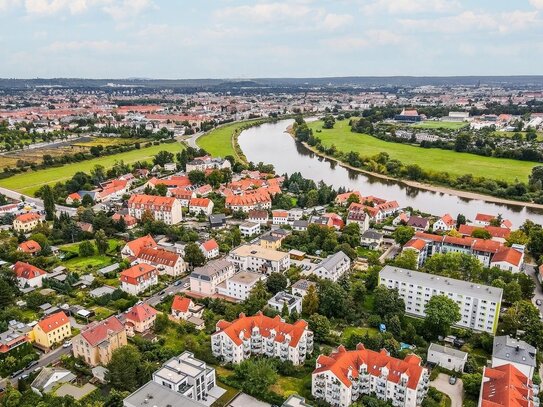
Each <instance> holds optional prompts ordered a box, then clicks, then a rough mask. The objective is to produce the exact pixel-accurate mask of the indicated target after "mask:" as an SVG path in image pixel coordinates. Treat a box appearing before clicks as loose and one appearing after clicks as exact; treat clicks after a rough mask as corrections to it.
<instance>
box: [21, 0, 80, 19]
mask: <svg viewBox="0 0 543 407" xmlns="http://www.w3.org/2000/svg"><path fill="white" fill-rule="evenodd" d="M87 3H88V1H87V0H25V10H26V12H27V13H28V14H30V15H38V16H39V15H42V16H43V15H53V14H57V13H59V12H61V11H66V10H68V11H69V12H70V13H71V14H79V13H81V12H83V11H85V10H86V9H87V5H88V4H87Z"/></svg>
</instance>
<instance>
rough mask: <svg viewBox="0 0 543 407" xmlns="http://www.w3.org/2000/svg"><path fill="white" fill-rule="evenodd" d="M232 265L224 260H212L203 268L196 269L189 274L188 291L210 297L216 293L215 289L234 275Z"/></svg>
mask: <svg viewBox="0 0 543 407" xmlns="http://www.w3.org/2000/svg"><path fill="white" fill-rule="evenodd" d="M235 271H236V270H235V267H234V264H233V263H231V262H230V261H228V260H225V259H217V260H212V261H210V262H209V263H207V264H206V265H205V266H202V267H196V268H195V269H194V271H193V272H192V273H191V274H190V290H191V291H193V292H195V293H198V294H201V295H204V296H211V295H214V294H216V293H217V287H218V286H219V284H221V283H222V282H223V281H225V280H227V279H229V278H230V277H232V276H233V275H234V273H235Z"/></svg>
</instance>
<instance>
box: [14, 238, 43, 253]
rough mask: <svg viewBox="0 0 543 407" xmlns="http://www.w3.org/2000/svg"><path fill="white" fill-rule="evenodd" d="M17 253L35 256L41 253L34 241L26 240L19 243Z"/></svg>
mask: <svg viewBox="0 0 543 407" xmlns="http://www.w3.org/2000/svg"><path fill="white" fill-rule="evenodd" d="M17 251H19V252H23V253H26V254H30V255H31V256H35V255H36V254H38V253H39V252H41V246H40V244H39V243H38V242H36V241H35V240H27V241H26V242H22V243H19V246H17Z"/></svg>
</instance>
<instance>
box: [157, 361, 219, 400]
mask: <svg viewBox="0 0 543 407" xmlns="http://www.w3.org/2000/svg"><path fill="white" fill-rule="evenodd" d="M153 381H154V382H155V383H158V384H160V385H162V386H164V387H167V388H168V389H171V390H174V391H176V392H179V393H181V394H183V395H184V396H186V397H188V398H190V399H192V400H196V401H202V402H204V401H206V400H207V396H208V394H209V392H210V391H211V390H213V388H214V387H215V386H216V385H217V382H216V380H215V369H213V368H211V367H208V366H207V365H206V363H205V362H203V361H201V360H199V359H196V358H195V357H194V354H192V353H191V352H189V351H185V352H183V353H182V354H181V355H179V356H175V357H173V358H171V359H170V360H168V361H166V362H164V364H163V365H162V367H161V368H160V369H159V370H157V371H156V372H154V373H153Z"/></svg>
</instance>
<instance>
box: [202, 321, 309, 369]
mask: <svg viewBox="0 0 543 407" xmlns="http://www.w3.org/2000/svg"><path fill="white" fill-rule="evenodd" d="M211 350H212V352H213V355H215V356H216V357H219V358H221V359H222V360H224V361H225V362H230V363H234V364H237V363H241V362H242V361H244V360H246V359H248V358H250V357H251V356H252V355H264V356H268V357H277V358H279V359H281V360H283V361H285V360H289V361H291V362H292V364H293V365H300V364H302V363H304V361H305V358H306V356H307V355H310V354H311V353H312V352H313V332H311V331H310V330H309V329H308V328H307V322H305V321H303V320H298V321H296V322H295V323H294V324H289V323H286V322H285V321H284V320H283V319H281V318H280V317H279V316H276V317H275V318H269V317H267V316H265V315H264V314H262V312H258V313H257V314H256V315H254V316H251V317H247V316H245V315H244V314H240V315H239V318H238V319H236V320H234V321H232V322H227V321H224V320H220V321H219V322H217V330H216V331H215V332H214V333H213V334H212V335H211Z"/></svg>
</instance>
